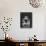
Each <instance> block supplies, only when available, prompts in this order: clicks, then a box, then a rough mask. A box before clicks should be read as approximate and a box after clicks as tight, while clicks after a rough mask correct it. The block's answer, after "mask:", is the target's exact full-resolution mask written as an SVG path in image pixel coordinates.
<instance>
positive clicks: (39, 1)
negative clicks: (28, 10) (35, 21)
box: [29, 0, 43, 8]
mask: <svg viewBox="0 0 46 46" xmlns="http://www.w3.org/2000/svg"><path fill="white" fill-rule="evenodd" d="M42 1H43V0H29V3H30V5H32V7H34V8H38V7H39V6H40V5H41V4H42Z"/></svg>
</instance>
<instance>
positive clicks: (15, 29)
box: [0, 0, 46, 40]
mask: <svg viewBox="0 0 46 46" xmlns="http://www.w3.org/2000/svg"><path fill="white" fill-rule="evenodd" d="M20 12H32V14H33V15H32V24H33V25H32V28H31V29H25V28H24V29H22V28H20ZM45 12H46V8H42V7H41V8H33V7H31V6H30V4H29V1H28V0H0V19H1V17H4V16H6V17H13V21H12V26H11V29H10V31H8V33H10V34H11V35H12V37H14V38H15V39H17V40H28V39H29V37H32V36H33V35H34V34H36V35H37V38H38V39H39V40H44V39H45V40H46V36H45V35H46V33H45V30H46V28H45V27H46V26H45V21H46V20H45V16H46V13H45ZM2 33H3V31H1V30H0V35H1V36H0V39H4V37H2V35H3V34H4V33H3V34H2Z"/></svg>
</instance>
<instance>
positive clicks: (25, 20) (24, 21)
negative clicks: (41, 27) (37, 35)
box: [20, 12, 32, 28]
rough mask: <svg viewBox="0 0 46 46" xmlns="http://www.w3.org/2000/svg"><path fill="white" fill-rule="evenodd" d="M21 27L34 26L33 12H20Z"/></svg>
mask: <svg viewBox="0 0 46 46" xmlns="http://www.w3.org/2000/svg"><path fill="white" fill-rule="evenodd" d="M20 27H21V28H32V12H21V13H20Z"/></svg>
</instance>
